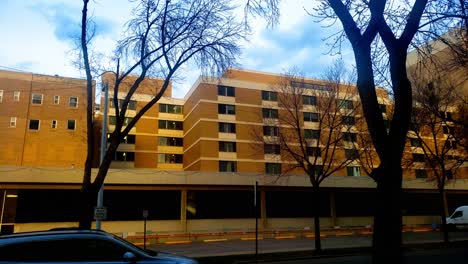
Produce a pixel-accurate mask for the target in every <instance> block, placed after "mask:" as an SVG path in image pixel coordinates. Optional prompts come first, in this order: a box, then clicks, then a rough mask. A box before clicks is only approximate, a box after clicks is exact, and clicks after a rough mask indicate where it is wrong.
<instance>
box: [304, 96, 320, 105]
mask: <svg viewBox="0 0 468 264" xmlns="http://www.w3.org/2000/svg"><path fill="white" fill-rule="evenodd" d="M302 104H303V105H317V97H315V96H308V95H303V96H302Z"/></svg>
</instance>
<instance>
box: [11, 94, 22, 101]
mask: <svg viewBox="0 0 468 264" xmlns="http://www.w3.org/2000/svg"><path fill="white" fill-rule="evenodd" d="M20 94H21V92H20V91H14V92H13V101H15V102H19V100H20Z"/></svg>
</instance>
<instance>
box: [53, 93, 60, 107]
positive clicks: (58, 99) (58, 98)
mask: <svg viewBox="0 0 468 264" xmlns="http://www.w3.org/2000/svg"><path fill="white" fill-rule="evenodd" d="M55 98H57V103H55ZM53 100H54V102H53V103H54V105H58V104H60V95H54V99H53Z"/></svg>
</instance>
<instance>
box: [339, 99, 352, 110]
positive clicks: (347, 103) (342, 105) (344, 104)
mask: <svg viewBox="0 0 468 264" xmlns="http://www.w3.org/2000/svg"><path fill="white" fill-rule="evenodd" d="M336 106H337V107H338V108H339V109H353V101H351V100H343V99H338V100H336Z"/></svg>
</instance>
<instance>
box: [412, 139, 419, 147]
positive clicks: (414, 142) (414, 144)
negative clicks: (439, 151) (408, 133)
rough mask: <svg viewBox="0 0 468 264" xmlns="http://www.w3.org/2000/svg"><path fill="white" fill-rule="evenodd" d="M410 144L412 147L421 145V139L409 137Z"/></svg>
mask: <svg viewBox="0 0 468 264" xmlns="http://www.w3.org/2000/svg"><path fill="white" fill-rule="evenodd" d="M410 144H411V146H412V147H421V141H420V140H419V139H418V138H410Z"/></svg>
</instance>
